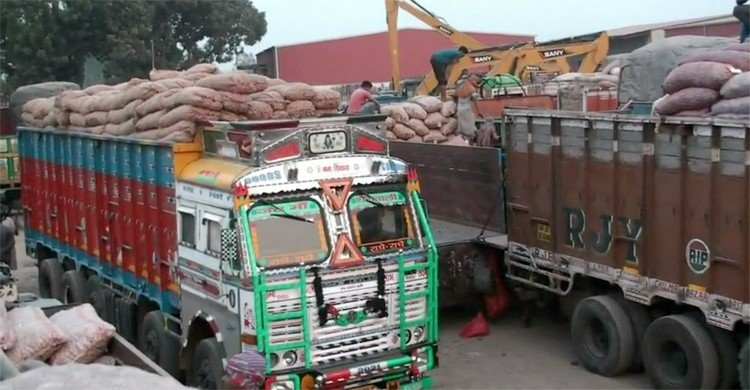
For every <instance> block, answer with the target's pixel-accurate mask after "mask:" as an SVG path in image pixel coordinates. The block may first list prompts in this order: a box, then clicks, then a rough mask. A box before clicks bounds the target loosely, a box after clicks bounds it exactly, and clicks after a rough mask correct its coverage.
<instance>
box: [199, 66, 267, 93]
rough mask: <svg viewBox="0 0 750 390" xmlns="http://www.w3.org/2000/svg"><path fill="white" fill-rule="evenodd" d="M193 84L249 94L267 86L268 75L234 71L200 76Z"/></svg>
mask: <svg viewBox="0 0 750 390" xmlns="http://www.w3.org/2000/svg"><path fill="white" fill-rule="evenodd" d="M195 85H197V86H199V87H205V88H210V89H214V90H217V91H227V92H234V93H240V94H249V93H255V92H260V91H262V90H264V89H266V88H268V77H266V76H261V75H257V74H249V73H245V72H242V71H235V72H230V73H222V74H217V75H211V76H208V77H205V78H202V79H200V80H198V81H197V82H196V83H195Z"/></svg>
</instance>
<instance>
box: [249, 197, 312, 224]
mask: <svg viewBox="0 0 750 390" xmlns="http://www.w3.org/2000/svg"><path fill="white" fill-rule="evenodd" d="M255 203H256V204H262V205H266V206H271V207H272V208H273V209H274V210H278V211H279V212H278V213H271V216H272V217H279V218H286V219H293V220H295V221H300V222H307V223H315V221H313V220H312V219H311V218H304V217H300V216H297V215H293V214H289V213H287V212H286V211H284V209H282V208H281V207H279V206H276V205H275V204H273V203H269V202H266V201H265V200H259V201H257V202H255Z"/></svg>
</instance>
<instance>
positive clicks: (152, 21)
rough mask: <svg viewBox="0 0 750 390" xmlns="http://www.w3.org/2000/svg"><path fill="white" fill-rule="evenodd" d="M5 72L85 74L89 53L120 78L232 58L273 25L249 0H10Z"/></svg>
mask: <svg viewBox="0 0 750 390" xmlns="http://www.w3.org/2000/svg"><path fill="white" fill-rule="evenodd" d="M0 7H1V8H0V72H2V73H3V74H5V75H6V77H7V81H8V83H9V84H10V85H11V86H14V87H17V86H19V85H23V84H28V83H35V82H42V81H53V80H56V81H63V80H64V81H75V82H79V83H80V82H81V81H82V80H83V64H84V62H85V60H86V58H88V57H94V58H96V59H98V60H99V61H101V62H102V63H104V65H105V73H106V74H107V76H108V77H110V78H111V80H112V81H119V80H123V79H128V78H130V77H146V76H147V75H148V71H149V70H150V69H151V67H152V50H153V65H154V66H155V67H157V68H167V69H181V68H186V67H189V66H191V65H194V64H196V63H199V62H214V61H218V62H226V61H229V60H231V58H232V57H233V56H234V55H235V54H236V53H237V52H238V51H240V50H241V48H242V46H243V45H252V44H254V43H255V42H257V41H259V40H260V38H261V37H262V36H263V35H264V34H265V33H266V20H265V14H264V13H263V12H259V11H258V10H257V9H256V8H255V7H254V6H253V4H252V2H250V1H246V0H162V1H154V0H129V1H120V0H3V1H2V3H0Z"/></svg>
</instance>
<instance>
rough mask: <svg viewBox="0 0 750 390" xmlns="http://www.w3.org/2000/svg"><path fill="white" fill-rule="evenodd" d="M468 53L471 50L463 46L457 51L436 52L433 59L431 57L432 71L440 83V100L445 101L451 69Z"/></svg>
mask: <svg viewBox="0 0 750 390" xmlns="http://www.w3.org/2000/svg"><path fill="white" fill-rule="evenodd" d="M468 52H469V49H467V48H466V46H461V47H459V48H456V49H444V50H439V51H436V52H435V53H433V54H432V57H430V65H432V71H433V72H435V78H436V79H437V82H438V91H439V92H440V100H442V101H445V86H446V85H447V84H448V74H449V73H450V68H451V67H452V66H453V65H455V64H456V63H457V62H458V60H460V59H461V57H463V56H464V55H466V53H468Z"/></svg>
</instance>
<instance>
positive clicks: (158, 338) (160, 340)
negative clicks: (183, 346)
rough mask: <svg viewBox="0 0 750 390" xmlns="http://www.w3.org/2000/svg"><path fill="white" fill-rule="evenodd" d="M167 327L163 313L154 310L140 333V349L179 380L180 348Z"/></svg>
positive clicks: (147, 316)
mask: <svg viewBox="0 0 750 390" xmlns="http://www.w3.org/2000/svg"><path fill="white" fill-rule="evenodd" d="M165 326H166V325H165V318H164V315H163V314H162V312H161V311H159V310H153V311H150V312H149V313H148V314H146V316H145V317H143V322H141V326H140V329H139V332H138V349H140V350H141V352H143V353H144V354H145V355H146V356H148V358H149V359H151V360H153V361H154V362H155V363H156V364H158V365H159V366H160V367H161V368H163V369H164V370H165V371H167V372H168V373H169V374H170V375H172V376H173V377H175V378H177V377H178V376H179V374H180V369H179V364H178V363H179V361H178V359H179V348H177V346H176V345H175V344H176V343H175V342H173V341H172V338H170V337H169V334H168V333H167V329H166V328H165Z"/></svg>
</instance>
